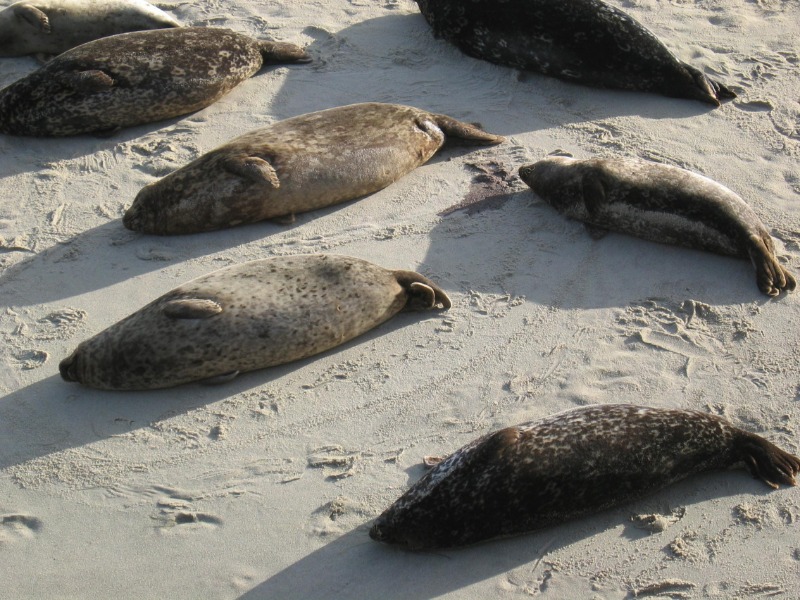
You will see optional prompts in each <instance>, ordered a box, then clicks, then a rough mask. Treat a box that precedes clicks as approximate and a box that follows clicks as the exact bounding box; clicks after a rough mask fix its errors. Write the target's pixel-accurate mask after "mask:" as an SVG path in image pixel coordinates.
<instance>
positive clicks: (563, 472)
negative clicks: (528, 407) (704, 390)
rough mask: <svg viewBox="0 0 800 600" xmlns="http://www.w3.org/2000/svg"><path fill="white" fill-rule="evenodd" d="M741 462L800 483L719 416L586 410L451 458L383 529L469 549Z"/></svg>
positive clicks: (378, 525) (797, 466) (389, 534)
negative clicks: (476, 544) (473, 545)
mask: <svg viewBox="0 0 800 600" xmlns="http://www.w3.org/2000/svg"><path fill="white" fill-rule="evenodd" d="M739 463H744V464H745V465H746V466H747V467H749V469H750V471H751V472H752V473H753V475H754V476H756V477H760V478H761V479H763V480H764V481H765V482H766V483H767V484H768V485H770V486H772V487H775V488H777V487H778V484H781V483H782V484H788V485H794V484H795V480H794V476H795V475H797V473H798V472H800V458H797V457H796V456H793V455H791V454H789V453H787V452H784V451H783V450H781V449H780V448H778V447H776V446H774V445H773V444H771V443H770V442H768V441H767V440H765V439H764V438H762V437H760V436H758V435H756V434H754V433H749V432H747V431H744V430H742V429H739V428H737V427H734V426H733V425H732V424H731V423H729V422H728V421H725V420H724V419H721V418H719V417H717V416H714V415H709V414H706V413H702V412H697V411H693V410H665V409H658V408H648V407H644V406H634V405H628V404H616V405H614V404H607V405H595V406H587V407H581V408H578V409H574V410H571V411H567V412H563V413H560V414H557V415H553V416H550V417H547V418H545V419H542V420H539V421H532V422H530V423H524V424H522V425H517V426H515V427H507V428H505V429H501V430H500V431H496V432H494V433H490V434H488V435H486V436H483V437H481V438H479V439H477V440H475V441H473V442H471V443H469V444H467V445H466V446H464V447H463V448H461V449H460V450H457V451H456V452H454V453H453V454H451V455H450V456H449V457H447V458H446V459H444V460H442V461H441V462H439V464H437V465H436V466H435V467H433V469H431V470H430V471H429V472H428V473H426V474H425V476H423V477H422V479H420V480H419V481H418V482H417V483H416V484H414V485H413V486H412V487H411V488H410V489H409V490H408V491H407V492H406V493H405V494H403V495H402V496H401V497H400V498H399V499H398V500H397V501H396V502H395V503H394V504H392V506H390V507H389V508H388V509H387V510H386V511H385V512H384V513H383V514H382V515H380V517H378V519H377V520H376V521H375V522H374V524H373V526H372V529H371V530H370V536H371V537H372V538H373V539H375V540H378V541H383V542H389V543H393V544H400V545H404V546H407V547H408V548H410V549H414V550H422V549H426V548H444V547H451V546H464V545H468V544H474V543H476V542H480V541H483V540H487V539H491V538H495V537H500V536H509V535H514V534H519V533H526V532H528V531H533V530H535V529H540V528H543V527H547V526H549V525H555V524H557V523H562V522H564V521H567V520H570V519H574V518H577V517H581V516H584V515H587V514H590V513H594V512H597V511H601V510H604V509H606V508H610V507H612V506H617V505H619V504H622V503H624V502H627V501H629V500H632V499H634V498H638V497H640V496H642V495H643V494H646V493H648V492H651V491H655V490H658V489H660V488H663V487H665V486H667V485H669V484H671V483H673V482H676V481H679V480H681V479H684V478H685V477H688V476H689V475H693V474H695V473H700V472H703V471H708V470H710V469H723V468H726V467H730V466H733V465H736V464H739Z"/></svg>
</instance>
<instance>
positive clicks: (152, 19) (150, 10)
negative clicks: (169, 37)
mask: <svg viewBox="0 0 800 600" xmlns="http://www.w3.org/2000/svg"><path fill="white" fill-rule="evenodd" d="M180 25H181V24H180V23H179V22H178V21H177V20H175V19H174V18H173V17H171V16H170V15H168V14H167V13H165V12H164V11H163V10H161V9H158V8H156V7H155V6H153V5H152V4H150V3H149V2H145V1H144V0H23V1H22V2H15V3H14V4H12V5H11V6H9V7H8V8H5V9H3V10H1V11H0V56H22V55H24V54H39V53H41V54H61V53H62V52H65V51H66V50H69V49H70V48H74V47H75V46H80V45H81V44H85V43H86V42H90V41H92V40H96V39H98V38H102V37H107V36H109V35H115V34H117V33H126V32H129V31H141V30H146V29H162V28H167V27H180Z"/></svg>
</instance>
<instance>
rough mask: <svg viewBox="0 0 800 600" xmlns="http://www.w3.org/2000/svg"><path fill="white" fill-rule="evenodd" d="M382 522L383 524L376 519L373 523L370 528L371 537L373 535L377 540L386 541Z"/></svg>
mask: <svg viewBox="0 0 800 600" xmlns="http://www.w3.org/2000/svg"><path fill="white" fill-rule="evenodd" d="M382 524H383V523H382V521H381V520H380V519H378V520H377V521H375V523H374V524H373V525H372V528H371V529H370V530H369V537H371V538H372V539H373V540H375V541H376V542H385V541H386V535H385V533H384V531H383V528H382Z"/></svg>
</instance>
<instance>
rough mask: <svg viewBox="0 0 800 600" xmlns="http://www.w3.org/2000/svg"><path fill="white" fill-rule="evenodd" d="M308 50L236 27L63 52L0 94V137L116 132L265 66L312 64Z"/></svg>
mask: <svg viewBox="0 0 800 600" xmlns="http://www.w3.org/2000/svg"><path fill="white" fill-rule="evenodd" d="M308 60H309V57H308V55H306V53H305V52H304V51H303V49H302V48H300V47H298V46H295V45H293V44H287V43H283V42H268V41H259V40H254V39H252V38H250V37H248V36H246V35H242V34H241V33H236V32H234V31H231V30H229V29H219V28H210V27H178V28H174V29H156V30H152V31H137V32H133V33H122V34H119V35H114V36H110V37H106V38H102V39H99V40H94V41H92V42H88V43H86V44H82V45H80V46H78V47H77V48H73V49H72V50H68V51H67V52H65V53H63V54H60V55H59V56H57V57H56V58H54V59H53V60H52V61H50V62H49V63H47V64H46V65H45V66H43V67H41V68H40V69H38V70H37V71H34V72H33V73H31V74H30V75H28V76H27V77H23V78H22V79H20V80H18V81H15V82H14V83H12V84H11V85H9V86H8V87H6V88H5V89H3V90H0V133H8V134H12V135H36V136H65V135H77V134H81V133H91V132H99V131H111V130H114V129H117V128H120V127H129V126H131V125H139V124H141V123H150V122H153V121H160V120H162V119H168V118H170V117H176V116H178V115H183V114H186V113H190V112H194V111H196V110H200V109H201V108H204V107H206V106H208V105H209V104H212V103H213V102H215V101H217V100H218V99H219V98H221V97H222V96H224V95H225V94H227V93H228V92H229V91H231V90H232V89H233V88H234V87H236V86H237V85H239V84H240V83H241V82H242V81H244V80H245V79H247V78H249V77H250V76H252V75H253V74H255V73H256V72H257V71H258V70H259V69H261V67H262V66H263V65H264V64H266V63H273V62H307V61H308Z"/></svg>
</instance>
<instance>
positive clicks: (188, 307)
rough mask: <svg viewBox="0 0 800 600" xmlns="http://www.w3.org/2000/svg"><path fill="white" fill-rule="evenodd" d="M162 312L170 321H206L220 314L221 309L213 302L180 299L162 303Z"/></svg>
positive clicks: (198, 299)
mask: <svg viewBox="0 0 800 600" xmlns="http://www.w3.org/2000/svg"><path fill="white" fill-rule="evenodd" d="M163 310H164V314H165V315H166V316H168V317H169V318H171V319H207V318H209V317H213V316H214V315H218V314H219V313H221V312H222V307H221V306H220V305H219V304H218V303H216V302H214V301H213V300H206V299H203V298H180V299H178V300H170V301H168V302H166V303H164V307H163Z"/></svg>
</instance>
